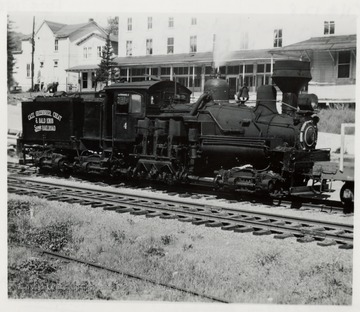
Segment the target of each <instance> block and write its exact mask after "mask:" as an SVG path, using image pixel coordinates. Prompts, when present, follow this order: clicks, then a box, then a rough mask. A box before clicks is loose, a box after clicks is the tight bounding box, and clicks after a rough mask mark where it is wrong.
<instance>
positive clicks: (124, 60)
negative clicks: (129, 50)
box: [114, 49, 271, 66]
mask: <svg viewBox="0 0 360 312" xmlns="http://www.w3.org/2000/svg"><path fill="white" fill-rule="evenodd" d="M213 55H214V54H213V52H197V53H179V54H166V55H145V56H126V57H116V58H115V59H114V62H116V63H118V64H119V65H121V66H136V65H141V66H146V65H157V64H169V65H170V64H183V63H188V64H192V63H208V64H211V63H212V62H213V61H214V56H213ZM270 59H271V54H270V53H269V52H268V50H266V49H264V50H240V51H234V52H230V53H228V55H227V57H226V58H225V59H223V60H222V61H224V62H232V61H239V60H241V61H254V60H264V61H265V60H270Z"/></svg>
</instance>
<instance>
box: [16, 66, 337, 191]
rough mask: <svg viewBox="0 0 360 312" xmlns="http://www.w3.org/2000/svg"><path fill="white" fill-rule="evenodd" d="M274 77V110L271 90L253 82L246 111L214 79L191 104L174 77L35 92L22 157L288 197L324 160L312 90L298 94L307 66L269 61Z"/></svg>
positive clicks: (53, 165) (315, 177) (54, 166)
mask: <svg viewBox="0 0 360 312" xmlns="http://www.w3.org/2000/svg"><path fill="white" fill-rule="evenodd" d="M272 79H273V82H275V83H276V85H277V87H278V88H280V90H281V91H282V93H283V97H282V113H278V111H277V107H276V97H277V90H276V88H275V87H274V86H272V85H264V86H260V87H259V88H258V91H257V100H256V106H255V107H247V106H245V105H237V104H234V103H231V102H230V101H229V87H228V85H227V83H226V81H225V80H222V79H219V78H217V79H212V80H208V81H207V82H206V84H205V90H204V93H203V94H202V95H201V96H200V97H199V99H198V100H197V101H196V102H195V103H190V94H191V91H190V90H188V89H187V88H186V87H184V86H182V85H180V84H178V83H176V82H173V81H142V82H134V83H115V84H112V85H110V86H108V87H106V88H105V90H104V97H103V98H98V99H92V100H88V99H84V98H82V97H76V96H71V97H70V96H67V97H58V98H57V97H52V98H50V97H46V98H44V97H38V98H36V99H34V100H33V101H32V102H24V103H22V118H23V137H22V139H21V148H22V154H23V160H24V161H25V162H27V161H29V160H30V159H31V161H33V162H34V163H35V165H36V166H38V167H39V168H41V169H44V170H54V171H61V172H78V173H84V174H99V175H103V176H108V177H112V178H114V177H119V178H125V179H142V180H145V179H149V180H156V181H163V182H165V183H169V184H174V183H184V184H188V183H194V184H199V183H200V184H204V185H209V186H211V187H216V188H219V189H229V190H233V191H240V192H241V191H244V192H261V193H265V194H270V195H271V196H282V195H286V194H290V193H295V192H296V191H297V190H303V189H304V188H305V187H308V188H309V186H307V184H308V181H309V180H311V181H313V182H314V183H315V182H321V181H320V179H321V173H318V172H315V171H314V170H313V167H314V163H315V162H318V161H329V160H330V150H328V149H316V141H317V123H318V121H319V118H318V117H317V116H316V114H315V112H314V109H313V106H312V104H313V103H314V101H316V96H315V95H309V94H299V92H300V90H301V89H302V87H303V86H304V85H305V84H306V83H307V82H308V81H310V80H311V75H310V64H309V63H308V62H302V61H293V60H291V61H289V60H284V61H277V62H276V63H275V64H274V68H273V76H272ZM320 186H322V187H323V186H324V185H322V184H321V183H320ZM310 187H311V188H313V185H312V186H310Z"/></svg>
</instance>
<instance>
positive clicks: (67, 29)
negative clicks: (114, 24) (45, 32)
mask: <svg viewBox="0 0 360 312" xmlns="http://www.w3.org/2000/svg"><path fill="white" fill-rule="evenodd" d="M43 24H47V25H48V26H49V28H50V30H51V31H52V32H53V33H54V35H55V37H56V38H67V37H69V36H70V35H71V34H73V33H74V32H76V31H78V30H79V29H81V28H83V27H86V26H88V25H92V24H93V25H96V26H97V27H98V28H99V29H100V30H101V31H103V32H104V34H106V31H105V30H104V29H103V28H102V27H100V26H99V25H98V24H97V23H96V22H95V21H93V20H90V21H89V22H87V23H81V24H74V25H67V24H61V23H56V22H51V21H46V20H44V22H43V23H42V24H41V26H40V27H39V29H40V28H41V27H42V25H43ZM38 31H39V30H38Z"/></svg>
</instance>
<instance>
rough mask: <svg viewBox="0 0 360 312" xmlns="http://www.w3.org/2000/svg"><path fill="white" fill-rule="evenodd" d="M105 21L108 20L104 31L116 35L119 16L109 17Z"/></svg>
mask: <svg viewBox="0 0 360 312" xmlns="http://www.w3.org/2000/svg"><path fill="white" fill-rule="evenodd" d="M107 22H108V26H107V28H106V31H107V32H108V33H109V34H112V35H115V36H117V35H118V34H119V17H118V16H116V17H114V18H111V17H109V18H108V20H107Z"/></svg>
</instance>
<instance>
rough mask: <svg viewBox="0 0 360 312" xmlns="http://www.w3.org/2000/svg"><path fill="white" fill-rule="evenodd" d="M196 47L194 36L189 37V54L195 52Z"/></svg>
mask: <svg viewBox="0 0 360 312" xmlns="http://www.w3.org/2000/svg"><path fill="white" fill-rule="evenodd" d="M196 51H197V45H196V36H190V52H196Z"/></svg>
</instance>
